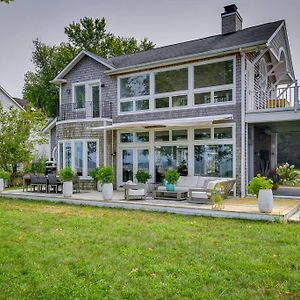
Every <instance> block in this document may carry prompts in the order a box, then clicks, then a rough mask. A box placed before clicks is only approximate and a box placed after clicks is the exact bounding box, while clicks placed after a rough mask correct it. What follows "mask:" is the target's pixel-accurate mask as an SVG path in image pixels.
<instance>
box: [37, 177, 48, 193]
mask: <svg viewBox="0 0 300 300" xmlns="http://www.w3.org/2000/svg"><path fill="white" fill-rule="evenodd" d="M37 184H38V191H39V192H43V191H44V192H47V190H48V180H47V177H46V176H37Z"/></svg>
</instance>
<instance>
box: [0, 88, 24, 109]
mask: <svg viewBox="0 0 300 300" xmlns="http://www.w3.org/2000/svg"><path fill="white" fill-rule="evenodd" d="M0 91H2V92H3V94H5V95H6V96H7V97H8V98H9V99H10V100H11V101H12V102H13V103H14V105H16V106H17V107H18V108H20V109H24V108H23V107H22V105H20V104H19V103H18V102H17V101H16V100H15V99H14V98H13V97H12V96H11V95H10V94H9V93H8V92H7V91H6V90H5V89H4V88H3V87H2V86H1V85H0Z"/></svg>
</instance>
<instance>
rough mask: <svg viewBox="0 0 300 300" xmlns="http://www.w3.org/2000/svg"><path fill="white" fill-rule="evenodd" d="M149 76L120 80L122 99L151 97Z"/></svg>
mask: <svg viewBox="0 0 300 300" xmlns="http://www.w3.org/2000/svg"><path fill="white" fill-rule="evenodd" d="M149 86H150V83H149V74H146V75H139V76H131V77H126V78H121V79H120V97H121V98H130V97H139V96H145V95H149Z"/></svg>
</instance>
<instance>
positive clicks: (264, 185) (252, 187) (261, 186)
mask: <svg viewBox="0 0 300 300" xmlns="http://www.w3.org/2000/svg"><path fill="white" fill-rule="evenodd" d="M272 187H273V181H272V180H271V179H268V178H267V177H264V176H261V175H260V174H258V175H257V176H255V177H254V178H253V179H252V180H251V181H250V182H249V183H248V185H247V188H248V192H249V193H250V194H253V195H256V197H258V193H259V191H260V190H268V189H272Z"/></svg>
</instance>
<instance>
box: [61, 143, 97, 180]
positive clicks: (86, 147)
mask: <svg viewBox="0 0 300 300" xmlns="http://www.w3.org/2000/svg"><path fill="white" fill-rule="evenodd" d="M98 153H99V152H98V144H97V142H96V141H89V140H75V141H72V140H70V141H65V142H60V143H59V168H60V169H62V168H64V167H66V166H70V167H71V168H72V169H73V171H74V172H75V174H77V175H78V176H84V177H86V176H88V175H89V173H90V171H93V170H95V169H96V167H97V164H98V163H99V162H98Z"/></svg>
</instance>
